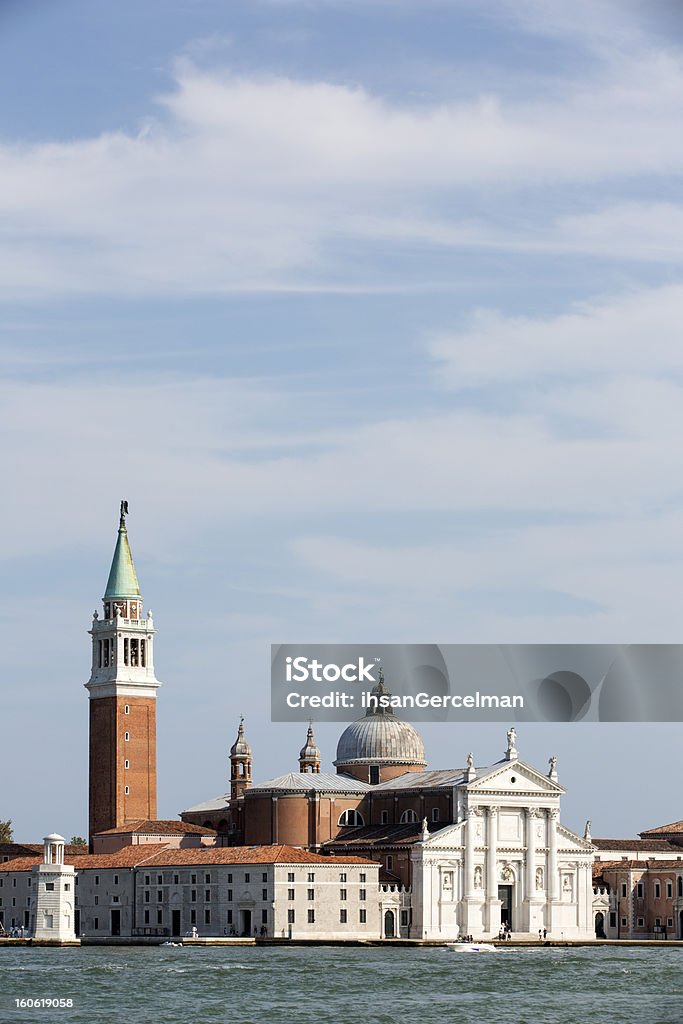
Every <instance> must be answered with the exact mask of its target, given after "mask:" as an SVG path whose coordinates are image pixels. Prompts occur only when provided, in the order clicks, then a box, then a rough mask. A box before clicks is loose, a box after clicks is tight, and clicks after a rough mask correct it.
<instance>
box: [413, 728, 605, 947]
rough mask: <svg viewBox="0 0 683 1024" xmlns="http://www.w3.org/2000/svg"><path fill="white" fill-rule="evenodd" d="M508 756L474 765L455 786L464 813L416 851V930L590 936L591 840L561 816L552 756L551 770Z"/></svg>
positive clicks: (419, 934)
mask: <svg viewBox="0 0 683 1024" xmlns="http://www.w3.org/2000/svg"><path fill="white" fill-rule="evenodd" d="M509 746H511V749H508V752H507V754H506V759H505V760H504V761H501V762H499V763H498V764H495V765H493V766H492V767H491V768H488V769H485V770H484V771H483V772H482V771H480V772H479V773H477V772H476V770H475V769H474V768H472V767H471V768H470V771H469V772H468V774H467V778H466V781H465V782H464V783H461V784H460V785H458V786H457V787H456V788H457V790H458V792H457V793H456V794H454V796H455V798H456V803H457V806H458V816H459V819H460V820H458V821H457V823H456V824H454V825H449V826H448V827H446V828H443V829H440V830H439V831H438V832H435V833H432V834H431V835H430V836H429V837H427V836H425V837H424V838H423V841H422V842H421V843H418V844H416V846H415V847H414V848H413V851H412V853H411V857H412V862H413V863H412V868H413V873H412V877H413V897H412V904H413V931H412V934H413V936H414V937H415V938H423V939H446V940H448V939H455V938H457V937H458V936H459V935H467V934H471V935H474V936H475V937H477V938H484V937H496V936H497V935H498V933H499V931H500V928H501V924H504V923H505V922H506V921H507V922H509V925H510V928H511V931H512V933H513V935H515V936H518V937H519V936H520V935H531V936H533V937H535V938H537V937H538V933H539V931H542V930H543V929H546V931H547V932H548V935H549V937H551V938H553V939H561V938H567V939H570V938H571V939H580V938H592V937H594V931H593V914H592V900H593V887H592V875H591V871H592V863H593V847H592V845H591V843H590V840H588V839H582V838H581V837H580V836H578V835H575V834H574V833H573V832H570V831H569V829H567V828H565V827H564V826H563V825H562V824H561V823H560V797H561V795H562V794H563V793H564V789H563V788H562V787H561V786H560V785H559V783H558V782H557V771H556V763H555V759H554V758H553V759H551V762H550V771H549V772H548V774H547V775H544V774H542V773H540V772H538V771H537V770H536V769H534V768H532V767H530V766H529V765H527V764H525V763H523V762H521V761H519V760H518V759H517V753H516V750H515V749H514V742H513V744H512V745H509Z"/></svg>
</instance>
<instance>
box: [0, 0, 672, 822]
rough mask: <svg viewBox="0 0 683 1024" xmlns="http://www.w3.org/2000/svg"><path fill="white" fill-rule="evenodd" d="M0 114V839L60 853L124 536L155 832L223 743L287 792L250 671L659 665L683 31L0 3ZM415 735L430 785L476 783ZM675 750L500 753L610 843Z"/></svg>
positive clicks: (158, 5) (642, 728) (617, 19)
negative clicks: (529, 659)
mask: <svg viewBox="0 0 683 1024" xmlns="http://www.w3.org/2000/svg"><path fill="white" fill-rule="evenodd" d="M0 95H2V97H3V99H4V102H3V103H2V104H1V105H0V388H1V389H2V393H1V395H0V432H1V433H0V466H1V468H2V479H3V481H4V486H3V488H2V489H1V491H0V510H1V517H2V518H1V523H2V529H1V532H0V559H1V562H2V567H1V575H0V581H1V583H0V643H1V645H2V652H3V654H2V671H1V677H0V678H1V685H2V703H1V705H0V706H1V710H2V716H1V719H0V723H1V725H0V730H1V733H2V759H3V763H4V770H3V772H2V785H1V786H0V818H11V819H12V821H13V823H14V829H15V836H16V838H17V839H20V840H24V841H29V840H36V839H39V838H40V837H42V836H43V835H45V834H47V833H48V832H52V831H54V830H57V831H58V832H60V833H62V834H63V835H66V836H67V837H70V836H71V835H73V834H81V835H82V834H84V833H85V831H86V828H87V715H88V708H87V693H86V691H85V690H84V689H83V684H84V683H85V682H86V681H87V678H88V674H89V666H90V651H89V638H88V635H87V630H88V628H89V624H90V621H91V618H92V613H93V610H94V609H95V608H96V607H101V605H100V600H101V596H102V594H103V592H104V587H105V583H106V579H107V574H108V570H109V564H110V561H111V556H112V552H113V548H114V542H115V537H116V528H117V524H118V505H119V501H120V500H121V499H122V498H125V499H127V500H128V502H129V506H130V517H129V522H128V529H129V536H130V541H131V546H132V550H133V554H134V558H135V562H136V566H137V571H138V577H139V579H140V584H141V588H142V592H143V596H144V599H145V604H146V607H147V608H151V609H152V610H153V611H154V618H155V626H156V628H157V629H158V635H157V638H156V645H155V661H156V667H157V674H158V677H159V679H160V680H161V681H162V682H163V684H164V685H163V686H162V688H161V690H160V691H159V700H158V772H159V786H158V789H159V807H158V811H159V815H160V816H162V817H174V816H175V815H176V814H177V813H178V812H179V811H181V810H182V809H183V808H184V807H187V806H190V805H192V804H195V803H199V802H201V801H203V800H206V799H209V798H210V797H213V796H216V795H217V794H220V793H223V792H225V791H226V789H227V782H226V775H227V754H228V749H229V747H230V745H231V743H232V742H233V740H234V736H235V733H236V728H237V723H238V720H239V716H240V714H243V715H244V716H245V718H246V729H247V736H248V739H249V741H250V743H251V745H252V748H253V750H254V779H255V780H258V781H263V780H265V779H267V778H270V777H272V776H274V775H278V774H282V773H283V772H285V771H290V770H295V769H296V768H297V755H298V750H299V748H300V747H301V745H302V743H303V740H304V738H305V730H306V726H305V724H301V725H291V724H288V725H282V724H279V725H278V724H271V722H270V717H269V716H270V690H269V665H270V644H271V643H299V642H305V643H341V642H346V643H354V642H356V643H457V642H469V643H584V642H585V643H589V642H590V643H600V642H606V643H631V642H639V643H658V642H662V643H676V642H677V641H678V638H679V623H680V616H681V596H680V590H681V588H680V577H681V565H682V561H683V546H682V544H681V537H682V536H683V486H682V485H681V477H682V474H681V470H682V469H683V446H681V444H680V437H681V432H682V430H683V401H681V399H682V397H683V393H682V385H683V345H681V335H680V332H681V326H680V325H681V322H682V321H683V197H682V192H681V174H682V172H683V133H681V131H680V111H681V108H682V104H683V14H682V13H681V10H680V6H679V4H678V3H675V2H667V0H649V2H647V3H644V2H642V3H641V2H637V0H619V2H614V3H612V2H610V0H590V2H587V0H575V2H574V3H572V4H570V5H567V4H566V3H564V2H561V0H557V2H556V0H515V2H514V3H513V2H512V0H491V2H490V3H487V4H485V5H484V4H481V3H478V2H474V0H420V2H419V3H416V2H415V0H231V2H230V3H229V4H226V3H224V2H222V0H178V2H175V0H147V2H146V3H145V4H139V3H134V2H131V0H119V2H118V3H116V4H114V5H112V4H108V3H105V2H104V0H61V2H60V3H59V4H54V3H50V2H48V0H21V2H19V0H0ZM388 682H390V681H388ZM420 731H421V733H422V735H423V736H424V739H425V743H426V747H427V756H428V758H429V761H430V764H431V766H432V767H451V766H459V765H462V764H463V763H464V761H465V758H466V755H467V752H468V751H469V750H470V749H473V751H474V753H475V760H476V761H477V763H478V764H488V763H492V762H493V761H495V760H497V759H498V758H499V757H500V756H501V755H502V752H503V750H504V749H505V729H504V727H503V726H501V725H491V724H482V725H478V726H472V725H468V726H467V728H466V729H465V727H464V726H458V725H457V723H448V724H446V723H439V724H437V723H435V724H430V725H424V726H421V727H420ZM682 733H683V726H682V725H681V724H678V723H667V724H659V725H623V724H620V725H607V724H603V725H597V724H594V725H589V724H580V723H578V724H577V723H572V724H557V725H531V724H529V725H524V726H521V727H520V728H519V729H518V747H519V751H520V756H521V757H522V758H523V759H525V760H528V761H529V762H530V763H531V764H535V765H537V766H538V767H543V768H544V766H545V765H546V764H547V759H548V757H549V756H550V755H557V756H558V758H559V764H558V769H559V777H560V782H561V783H562V784H563V785H564V786H565V787H566V788H567V795H566V796H565V797H564V798H563V812H562V816H563V820H564V822H565V824H567V825H568V826H569V827H570V828H574V829H576V830H582V829H583V824H584V822H585V820H586V819H587V818H590V819H591V820H592V823H593V825H592V828H593V835H595V836H605V837H619V836H632V835H634V834H635V833H636V832H638V831H641V830H643V829H646V828H649V827H653V826H656V825H659V824H663V823H665V822H670V821H675V820H678V819H680V818H681V817H683V807H682V806H681V803H680V795H679V793H680V790H679V784H678V782H679V776H680V772H679V766H680V744H681V736H682ZM338 734H339V727H338V726H337V725H335V724H333V723H332V724H325V725H323V724H321V725H320V726H318V727H317V728H316V737H317V739H318V741H319V745H320V746H321V748H322V751H323V757H324V762H325V765H326V766H327V768H328V770H329V769H330V765H331V762H332V761H333V760H334V752H335V746H336V740H337V737H338ZM653 779H655V780H656V782H655V783H654V784H653Z"/></svg>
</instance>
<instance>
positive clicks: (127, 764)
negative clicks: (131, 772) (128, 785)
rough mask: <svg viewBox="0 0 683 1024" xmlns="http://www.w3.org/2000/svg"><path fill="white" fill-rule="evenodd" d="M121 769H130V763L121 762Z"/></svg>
mask: <svg viewBox="0 0 683 1024" xmlns="http://www.w3.org/2000/svg"><path fill="white" fill-rule="evenodd" d="M123 767H124V768H126V769H128V768H130V761H124V762H123Z"/></svg>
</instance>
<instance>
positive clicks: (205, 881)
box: [204, 872, 211, 885]
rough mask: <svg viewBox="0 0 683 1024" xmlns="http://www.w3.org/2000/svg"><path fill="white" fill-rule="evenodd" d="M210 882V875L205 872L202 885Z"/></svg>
mask: <svg viewBox="0 0 683 1024" xmlns="http://www.w3.org/2000/svg"><path fill="white" fill-rule="evenodd" d="M210 882H211V875H210V874H209V873H208V872H207V873H206V874H205V875H204V885H209V884H210Z"/></svg>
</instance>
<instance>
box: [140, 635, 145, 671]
mask: <svg viewBox="0 0 683 1024" xmlns="http://www.w3.org/2000/svg"><path fill="white" fill-rule="evenodd" d="M145 646H146V644H145V641H144V640H141V641H140V667H141V668H144V667H145V657H146V655H145Z"/></svg>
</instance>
